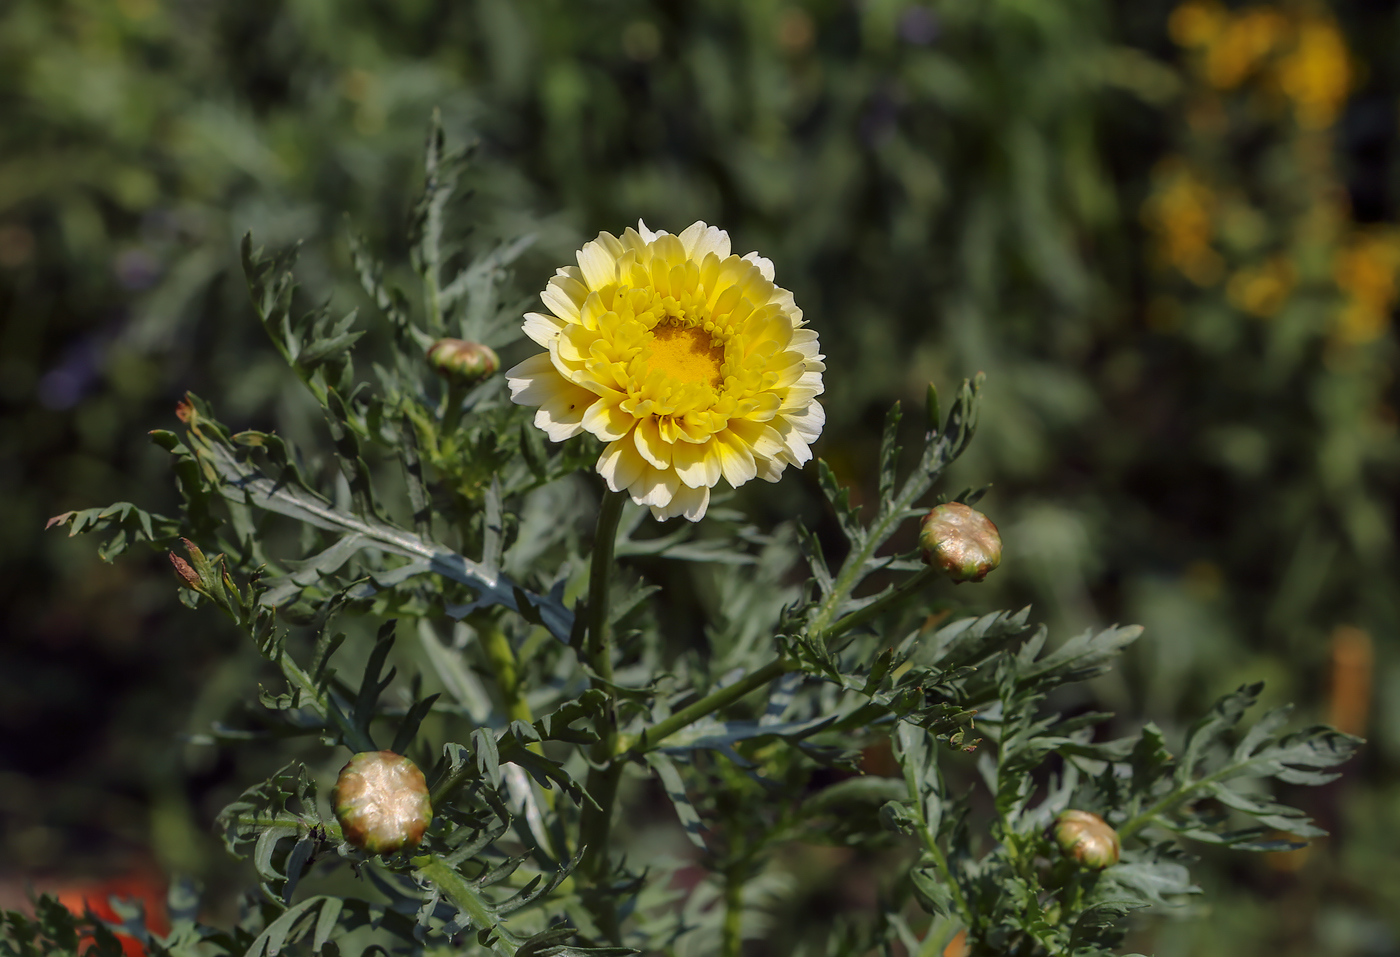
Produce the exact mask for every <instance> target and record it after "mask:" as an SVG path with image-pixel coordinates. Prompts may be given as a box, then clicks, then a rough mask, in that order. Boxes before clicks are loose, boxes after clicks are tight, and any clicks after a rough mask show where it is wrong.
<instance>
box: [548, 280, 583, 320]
mask: <svg viewBox="0 0 1400 957" xmlns="http://www.w3.org/2000/svg"><path fill="white" fill-rule="evenodd" d="M575 292H582V293H583V295H581V296H578V297H577V298H575V297H574V293H575ZM586 298H588V287H586V286H585V285H584V284H583V283H581V282H575V281H574V280H572V279H569V278H567V277H563V276H555V277H554V278H553V279H551V280H550V281H549V285H548V286H545V287H544V292H542V293H540V301H541V302H543V303H544V305H545V308H546V309H548V310H549V311H550V312H552V313H554V314H555V315H556V316H558V317H559V318H560V319H564V320H567V321H569V322H578V321H579V318H578V311H579V307H581V306H582V305H583V300H584V299H586Z"/></svg>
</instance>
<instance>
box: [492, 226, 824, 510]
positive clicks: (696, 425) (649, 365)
mask: <svg viewBox="0 0 1400 957" xmlns="http://www.w3.org/2000/svg"><path fill="white" fill-rule="evenodd" d="M541 299H543V300H544V304H545V306H546V307H548V309H549V312H548V313H530V314H529V315H527V316H526V317H525V323H524V328H525V333H526V335H528V336H529V337H530V338H531V339H533V340H534V341H535V342H537V343H539V344H540V345H541V346H544V347H545V348H546V349H548V350H549V351H548V352H542V353H539V354H538V355H535V356H532V357H531V358H529V359H526V360H525V361H524V362H522V363H520V364H519V365H517V366H516V367H515V368H513V369H511V370H510V371H508V372H507V373H506V378H507V381H508V382H509V384H510V390H511V399H512V400H513V401H515V402H516V403H518V404H520V405H530V406H538V407H539V411H538V412H537V413H535V425H536V426H538V427H539V428H540V429H542V430H543V431H544V432H545V433H547V434H548V435H549V437H550V439H552V440H553V441H555V442H562V441H563V440H564V439H567V438H570V437H571V436H575V435H578V434H580V433H582V432H589V433H591V434H593V435H595V436H597V437H598V438H599V439H601V440H602V441H604V442H607V443H608V445H607V446H606V447H605V448H604V449H603V453H602V455H601V456H600V457H599V459H598V465H597V468H598V473H599V474H600V475H602V476H603V478H604V479H605V480H606V481H607V483H608V487H609V488H611V489H612V490H613V491H614V492H620V491H622V490H623V489H626V490H627V491H628V492H629V493H630V494H631V496H632V500H633V501H634V502H636V503H637V504H639V505H647V506H650V507H651V511H652V514H653V515H654V516H655V517H656V518H658V519H668V518H672V517H674V516H677V515H684V516H685V517H686V518H688V519H690V520H691V521H692V522H697V521H699V520H700V519H701V518H702V517H703V516H704V514H705V510H706V508H707V507H708V506H709V502H710V489H711V488H713V487H714V486H715V485H716V484H717V483H718V482H719V480H720V478H724V479H725V481H727V482H728V483H729V484H730V485H732V486H734V487H736V488H737V487H738V486H740V485H743V484H744V483H745V482H747V481H749V480H750V479H753V478H762V479H765V480H767V481H769V482H776V481H777V480H778V477H779V476H780V475H781V474H782V472H783V469H784V468H786V467H787V466H788V465H797V466H801V465H803V464H805V463H806V462H807V461H809V460H810V459H811V457H812V452H811V449H810V448H809V446H810V444H811V443H812V442H814V441H815V440H816V438H817V436H818V435H819V434H820V433H821V430H822V426H823V424H824V423H825V421H826V414H825V412H824V410H823V409H822V406H821V403H819V402H818V401H817V399H816V397H817V396H819V395H821V393H822V391H823V385H822V376H821V374H822V371H823V370H824V369H825V368H826V366H825V365H824V364H823V362H822V359H823V358H824V356H822V355H820V354H819V353H818V351H817V350H818V344H817V334H816V333H815V332H813V331H812V330H810V329H806V328H804V327H803V326H804V323H803V321H802V310H800V309H798V308H797V305H796V304H795V303H794V302H793V298H792V293H790V292H788V291H787V290H786V289H782V288H780V287H778V286H775V285H774V284H773V264H772V263H771V262H770V261H769V260H767V259H764V258H763V257H761V256H759V255H758V254H757V253H749V254H748V255H747V256H743V257H739V256H735V255H732V254H731V253H730V247H729V234H728V233H726V232H725V231H724V230H722V229H717V228H715V227H714V226H707V225H706V224H705V223H695V224H693V225H692V226H690V227H689V228H687V229H686V230H685V231H684V232H682V233H681V234H680V235H678V236H672V235H670V234H668V233H665V232H659V231H658V232H653V231H652V230H650V229H648V228H647V226H646V224H645V223H640V222H639V223H638V224H637V229H635V230H634V229H628V230H627V231H626V232H624V233H623V234H622V237H621V238H618V237H616V236H613V235H612V234H611V233H599V234H598V238H597V239H595V240H593V241H592V242H590V243H586V244H584V247H583V248H582V249H581V250H579V252H578V265H577V266H566V267H563V268H561V269H559V270H558V271H557V273H556V275H555V276H554V278H552V279H551V280H550V281H549V285H548V286H547V287H546V288H545V290H544V292H543V293H541Z"/></svg>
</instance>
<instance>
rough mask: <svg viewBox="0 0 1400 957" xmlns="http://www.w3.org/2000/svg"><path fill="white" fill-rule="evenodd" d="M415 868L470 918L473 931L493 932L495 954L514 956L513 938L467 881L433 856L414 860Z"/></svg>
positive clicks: (515, 942)
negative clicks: (492, 930) (501, 953)
mask: <svg viewBox="0 0 1400 957" xmlns="http://www.w3.org/2000/svg"><path fill="white" fill-rule="evenodd" d="M413 863H414V866H416V867H417V868H418V873H419V875H420V876H422V877H424V878H426V879H427V880H430V881H432V882H433V883H434V884H436V885H437V886H438V889H439V890H441V891H442V892H443V893H444V894H446V895H447V896H448V897H450V898H451V899H452V902H453V903H454V904H456V905H457V906H458V907H460V908H461V909H462V912H463V913H465V914H466V915H467V916H468V917H469V918H471V922H472V927H473V929H475V930H478V931H480V930H486V929H494V930H495V931H496V940H495V943H494V944H493V945H492V946H493V947H494V949H495V950H497V951H498V952H503V953H505V954H507V955H513V954H514V953H515V952H516V951H517V950H519V949H520V944H519V943H518V942H517V941H516V939H515V936H514V935H513V934H511V933H509V932H508V931H507V930H506V929H505V927H504V926H503V925H502V924H501V921H500V919H499V918H498V917H497V916H496V914H495V913H494V909H493V908H492V906H491V905H490V904H489V903H488V902H487V901H486V899H485V898H484V897H482V896H481V895H480V894H479V893H478V892H477V890H476V888H474V887H472V885H471V884H470V883H468V882H467V879H466V878H464V877H463V876H462V875H461V874H459V873H457V871H456V870H455V869H453V868H452V867H449V866H448V864H447V862H446V861H444V860H443V859H442V858H440V857H437V856H436V855H426V856H424V857H415V858H414V859H413Z"/></svg>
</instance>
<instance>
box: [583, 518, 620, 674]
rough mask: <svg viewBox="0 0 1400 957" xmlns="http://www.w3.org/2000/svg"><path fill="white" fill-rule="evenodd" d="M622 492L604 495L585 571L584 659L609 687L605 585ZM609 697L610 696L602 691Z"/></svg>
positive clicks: (614, 543) (610, 644)
mask: <svg viewBox="0 0 1400 957" xmlns="http://www.w3.org/2000/svg"><path fill="white" fill-rule="evenodd" d="M626 501H627V493H626V492H605V493H604V494H603V500H602V502H600V503H599V505H598V526H597V530H596V531H595V532H594V534H593V563H592V565H591V566H590V568H589V571H588V659H589V663H590V664H591V665H592V666H593V670H594V671H596V672H597V673H598V676H599V677H601V678H602V679H603V680H604V681H606V682H608V683H609V684H611V683H612V676H613V668H612V635H611V634H610V633H609V631H608V582H609V579H610V578H611V576H612V564H613V548H614V547H615V546H616V544H617V523H618V522H619V521H620V520H621V519H622V506H623V505H624V504H625V503H626ZM603 690H604V691H607V692H608V694H609V695H611V694H612V692H611V691H610V690H609V689H608V688H606V687H605V688H604V689H603Z"/></svg>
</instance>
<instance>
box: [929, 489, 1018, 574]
mask: <svg viewBox="0 0 1400 957" xmlns="http://www.w3.org/2000/svg"><path fill="white" fill-rule="evenodd" d="M919 547H920V548H922V549H923V552H924V562H925V563H926V564H929V565H936V566H937V567H939V568H941V569H942V570H943V572H944V574H946V575H947V576H948V577H949V578H951V579H952V580H953V581H954V582H955V583H957V584H961V583H963V582H980V581H981V580H982V579H984V578H986V577H987V575H988V573H990V572H991V571H992V570H993V569H995V568H996V567H997V566H998V565H1000V564H1001V533H1000V532H998V531H997V527H996V526H995V525H994V524H992V520H991V519H990V518H988V517H987V516H985V515H983V514H982V513H981V512H979V511H977V509H975V508H969V507H968V506H966V505H963V504H962V503H961V502H949V503H947V504H946V505H936V506H934V507H933V508H932V509H931V510H930V511H929V513H928V515H926V516H924V523H923V527H922V528H921V529H920V531H919Z"/></svg>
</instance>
